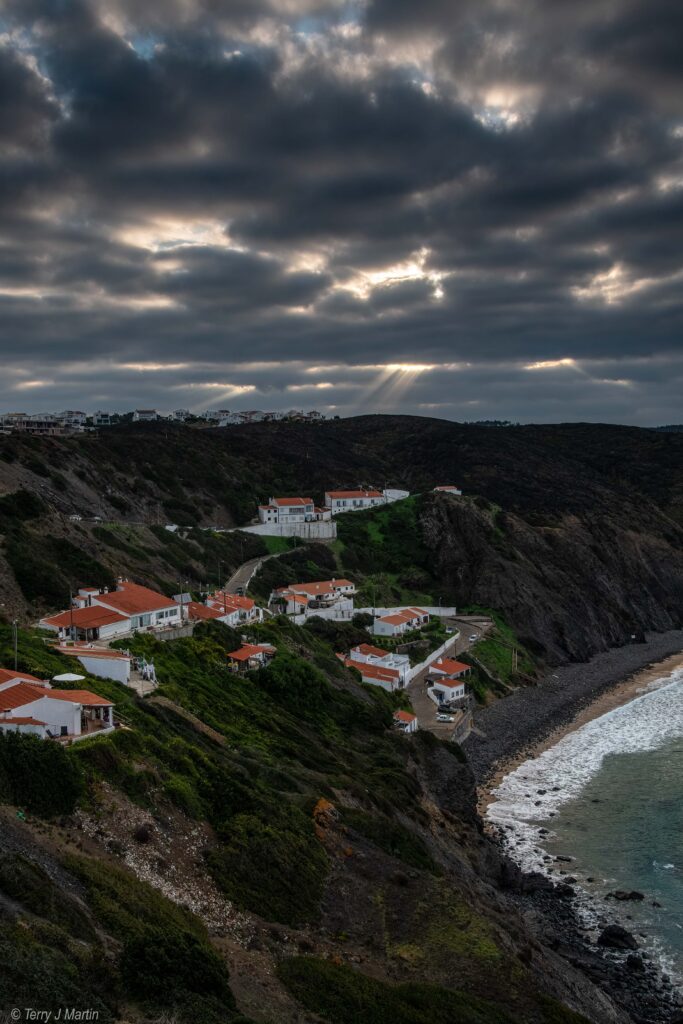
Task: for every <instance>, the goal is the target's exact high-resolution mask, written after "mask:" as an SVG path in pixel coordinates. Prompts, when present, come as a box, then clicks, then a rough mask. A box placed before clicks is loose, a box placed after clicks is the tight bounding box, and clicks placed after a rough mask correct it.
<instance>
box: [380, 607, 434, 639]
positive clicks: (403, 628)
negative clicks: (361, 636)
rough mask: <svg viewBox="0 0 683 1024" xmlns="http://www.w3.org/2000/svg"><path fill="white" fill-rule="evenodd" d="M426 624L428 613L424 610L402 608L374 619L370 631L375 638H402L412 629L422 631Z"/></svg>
mask: <svg viewBox="0 0 683 1024" xmlns="http://www.w3.org/2000/svg"><path fill="white" fill-rule="evenodd" d="M428 622H429V612H426V611H425V610H424V608H403V609H398V610H397V611H396V612H394V613H392V614H390V615H382V616H380V617H378V618H376V619H375V620H374V622H373V624H372V631H373V633H374V634H375V636H402V635H403V634H404V633H410V632H411V631H412V630H414V629H422V627H423V626H426V625H427V623H428Z"/></svg>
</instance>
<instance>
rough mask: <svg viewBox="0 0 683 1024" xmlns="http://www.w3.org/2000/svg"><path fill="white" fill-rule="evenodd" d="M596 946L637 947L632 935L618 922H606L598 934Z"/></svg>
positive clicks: (607, 947) (610, 947)
mask: <svg viewBox="0 0 683 1024" xmlns="http://www.w3.org/2000/svg"><path fill="white" fill-rule="evenodd" d="M598 946H604V947H605V948H606V949H638V943H637V942H636V940H635V938H634V937H633V935H631V933H630V932H627V931H626V929H625V928H622V927H621V925H619V924H608V925H607V927H606V928H603V930H602V931H601V932H600V935H599V936H598Z"/></svg>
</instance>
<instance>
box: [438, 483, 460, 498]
mask: <svg viewBox="0 0 683 1024" xmlns="http://www.w3.org/2000/svg"><path fill="white" fill-rule="evenodd" d="M434 490H435V491H440V492H441V493H442V494H455V495H460V494H462V491H461V490H460V488H459V487H456V486H455V484H441V486H440V487H435V488H434Z"/></svg>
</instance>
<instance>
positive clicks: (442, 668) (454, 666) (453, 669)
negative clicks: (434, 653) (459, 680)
mask: <svg viewBox="0 0 683 1024" xmlns="http://www.w3.org/2000/svg"><path fill="white" fill-rule="evenodd" d="M429 667H430V669H431V670H432V672H443V673H444V674H445V675H447V676H455V675H460V674H462V673H463V672H469V671H470V669H471V667H472V666H471V665H466V664H465V662H464V661H455V659H454V658H437V660H436V661H433V662H432V663H431V665H430V666H429Z"/></svg>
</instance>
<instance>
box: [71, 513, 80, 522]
mask: <svg viewBox="0 0 683 1024" xmlns="http://www.w3.org/2000/svg"><path fill="white" fill-rule="evenodd" d="M82 518H83V516H79V515H78V513H74V514H73V515H72V516H69V520H70V521H71V522H72V523H80V521H81V519H82Z"/></svg>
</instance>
